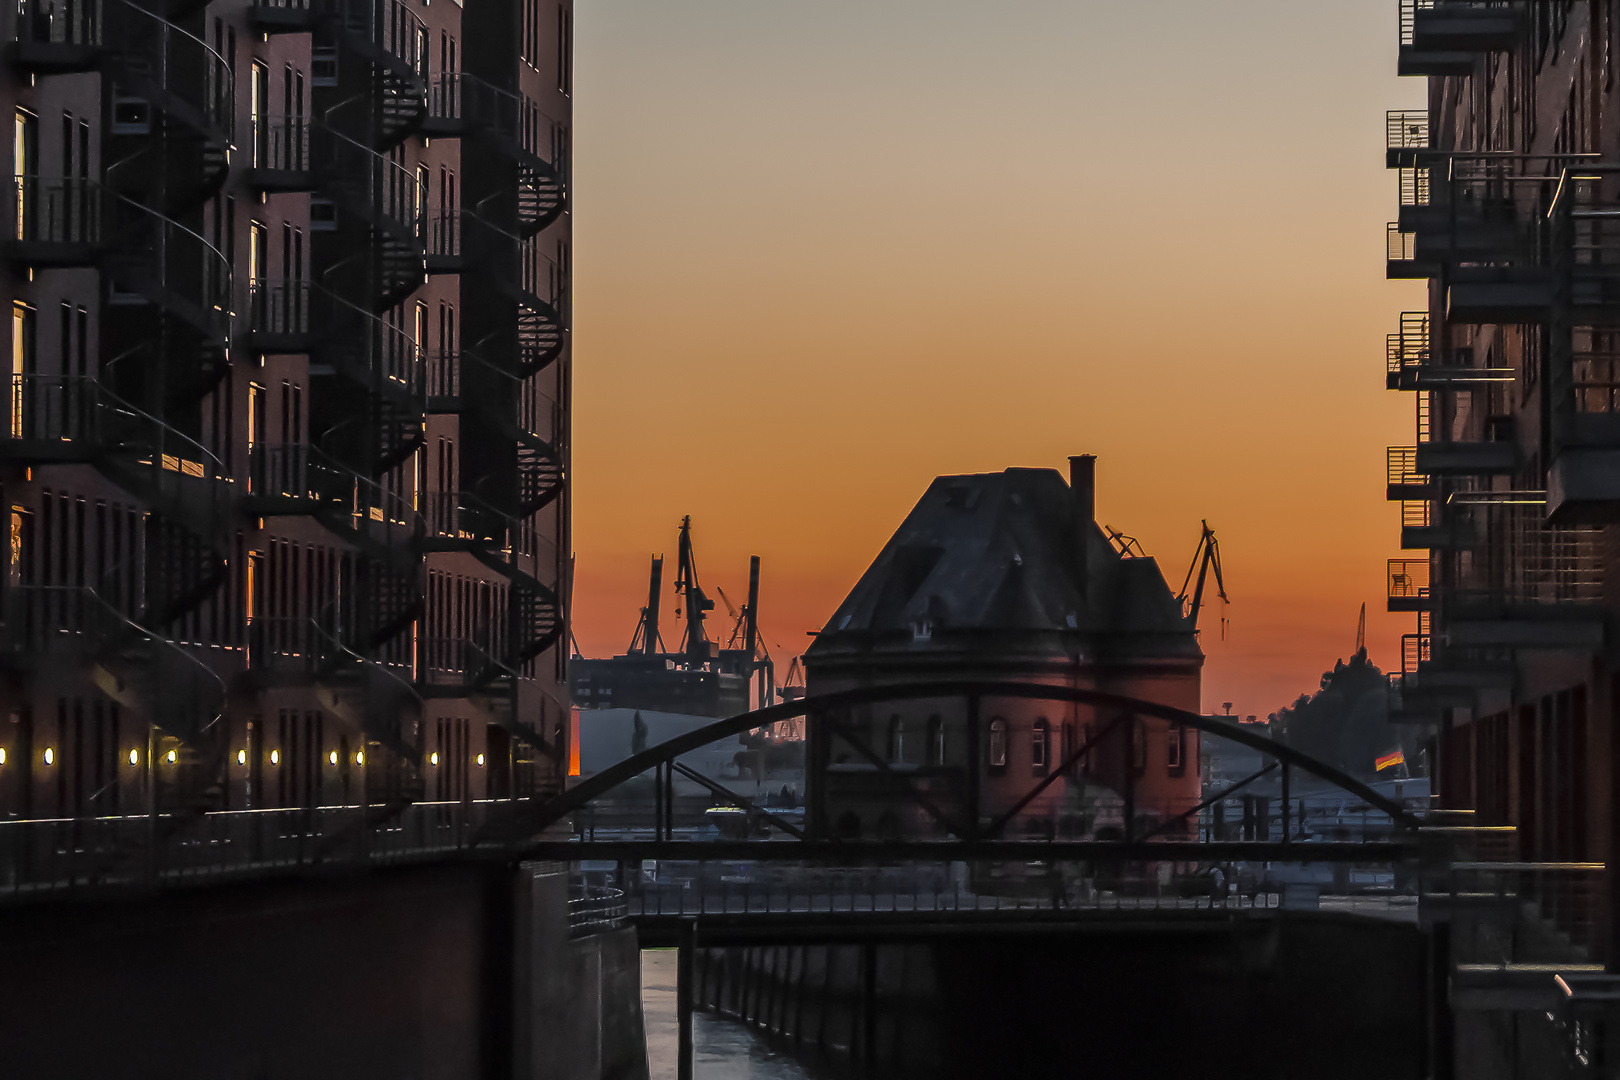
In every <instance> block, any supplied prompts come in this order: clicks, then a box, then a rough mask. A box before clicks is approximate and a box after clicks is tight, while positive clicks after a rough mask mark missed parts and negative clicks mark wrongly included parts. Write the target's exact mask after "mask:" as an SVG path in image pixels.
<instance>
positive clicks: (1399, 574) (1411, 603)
mask: <svg viewBox="0 0 1620 1080" xmlns="http://www.w3.org/2000/svg"><path fill="white" fill-rule="evenodd" d="M1386 577H1387V582H1388V586H1389V588H1388V594H1389V595H1388V605H1389V610H1390V611H1428V610H1429V609H1430V607H1431V604H1430V601H1429V560H1428V559H1390V560H1389V564H1388V569H1387V575H1386Z"/></svg>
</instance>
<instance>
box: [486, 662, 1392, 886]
mask: <svg viewBox="0 0 1620 1080" xmlns="http://www.w3.org/2000/svg"><path fill="white" fill-rule="evenodd" d="M942 699H961V700H963V701H964V702H965V704H966V711H967V728H968V733H967V742H968V747H969V756H970V762H969V766H968V769H969V772H970V774H971V773H973V772H975V771H976V770H977V760H976V758H975V757H974V755H975V754H976V752H977V747H978V745H979V742H980V739H981V733H980V730H979V728H980V724H979V718H980V713H981V711H982V708H983V705H984V703H985V702H986V701H991V700H1008V699H1015V700H1038V701H1047V702H1055V703H1064V704H1067V703H1073V704H1076V705H1084V706H1090V707H1092V708H1094V709H1095V710H1096V711H1097V716H1098V718H1099V722H1098V724H1097V725H1096V727H1095V730H1094V731H1093V732H1092V733H1091V734H1090V736H1089V737H1088V738H1086V739H1085V740H1084V741H1083V742H1082V744H1081V745H1080V746H1078V747H1074V748H1069V747H1064V751H1065V754H1066V756H1065V757H1064V758H1063V759H1062V760H1061V761H1059V762H1056V763H1055V764H1054V766H1053V767H1052V768H1050V769H1049V770H1048V772H1047V775H1045V776H1044V777H1042V778H1039V779H1038V780H1037V781H1036V782H1035V783H1033V784H1032V785H1031V787H1030V788H1029V790H1028V791H1026V792H1025V793H1024V794H1023V796H1022V797H1020V798H1019V799H1017V800H1016V801H1015V802H1014V803H1013V805H1012V806H1011V807H1009V808H1006V809H1002V810H1000V811H999V812H998V813H996V814H995V815H994V816H984V815H981V812H980V810H981V807H980V805H979V801H978V792H977V786H976V784H973V783H972V780H971V779H970V786H971V787H972V794H971V796H970V799H969V802H970V805H969V806H968V807H967V809H966V813H964V814H961V815H960V816H959V817H957V816H953V815H952V814H950V813H949V811H948V810H947V809H945V808H942V807H940V806H939V805H937V804H935V803H933V802H932V801H931V800H930V799H929V798H928V796H927V795H926V794H923V793H921V792H918V791H916V790H914V789H913V787H912V785H910V784H909V783H897V785H896V794H898V795H900V796H902V797H904V798H906V799H908V800H910V801H912V802H914V803H915V804H916V805H918V806H919V807H920V808H921V809H922V810H923V811H924V812H926V813H927V814H928V815H929V816H930V817H932V818H933V819H934V821H935V822H936V824H937V825H938V826H939V830H938V831H939V832H940V833H941V834H942V836H941V837H940V838H938V839H861V838H850V837H837V836H832V835H827V833H828V830H826V829H825V828H823V827H822V823H821V822H818V821H817V820H816V818H817V816H818V815H816V814H815V813H814V812H812V813H811V814H810V815H809V818H808V819H807V821H806V825H805V827H804V828H800V827H799V826H797V825H795V824H793V823H792V822H789V821H785V820H783V819H782V818H781V817H778V816H776V815H773V814H771V813H770V812H769V810H767V809H764V808H761V807H757V806H755V805H754V803H753V801H752V800H750V799H749V798H747V797H746V796H744V795H742V794H740V793H738V792H735V791H732V790H729V789H727V788H726V787H725V786H724V785H722V784H720V783H718V782H717V781H715V780H713V779H711V778H709V777H705V776H703V775H701V774H699V773H697V772H696V771H695V770H692V769H690V768H688V767H687V766H685V765H684V764H682V763H681V762H680V761H679V760H678V758H680V757H681V755H683V754H687V753H690V752H692V751H694V750H697V749H700V748H701V747H704V746H706V745H709V744H711V743H714V742H717V741H719V740H721V739H725V738H728V737H733V736H738V735H742V734H744V733H746V732H749V731H754V730H757V729H759V728H763V727H766V726H769V725H771V724H774V723H777V722H779V721H784V720H795V719H798V718H800V717H803V718H804V719H805V722H806V728H807V734H809V733H811V732H814V731H816V730H818V729H819V730H821V731H822V732H823V733H825V734H831V735H836V736H837V737H838V738H839V739H840V740H841V741H842V742H843V743H845V744H847V745H848V746H850V747H852V748H853V749H854V750H855V751H856V752H857V753H858V754H859V755H860V756H861V757H862V758H864V759H866V761H867V762H869V763H870V764H871V765H872V766H874V767H875V768H876V769H877V770H879V771H880V772H883V773H886V774H889V775H892V776H895V777H896V778H900V777H902V776H903V775H904V774H901V773H899V772H898V771H897V770H895V769H894V768H893V766H892V764H891V763H890V762H889V761H888V760H887V759H886V757H885V755H882V754H879V753H877V752H875V751H874V750H873V748H872V747H871V746H869V745H867V743H866V741H865V740H864V739H863V738H862V737H861V735H860V734H859V733H858V732H857V731H856V730H854V728H853V726H852V724H851V721H850V715H851V713H852V711H853V710H855V709H857V708H859V707H861V706H866V705H874V704H880V703H895V702H903V701H918V700H928V701H939V700H942ZM1104 717H1108V719H1106V720H1104V719H1103V718H1104ZM1137 717H1153V718H1157V719H1161V720H1165V721H1168V722H1170V723H1172V724H1180V725H1183V726H1185V727H1188V728H1193V729H1196V730H1198V731H1201V732H1204V733H1206V734H1208V735H1213V736H1218V737H1220V738H1222V739H1227V740H1230V741H1231V742H1233V743H1237V744H1239V745H1241V746H1245V747H1248V748H1250V749H1253V750H1256V751H1259V752H1260V753H1261V754H1263V755H1265V756H1267V757H1269V758H1270V759H1271V761H1270V763H1268V764H1267V765H1265V766H1264V767H1263V768H1261V769H1260V770H1259V771H1257V772H1256V773H1254V774H1253V775H1251V776H1248V777H1245V778H1244V779H1242V780H1240V781H1237V782H1236V783H1234V784H1232V785H1230V786H1229V787H1227V788H1225V789H1223V790H1221V791H1219V792H1216V793H1213V794H1211V795H1209V796H1207V797H1205V798H1204V799H1203V800H1202V801H1200V802H1198V803H1197V804H1196V805H1195V806H1193V807H1191V808H1189V809H1187V810H1185V811H1184V812H1181V813H1180V814H1178V815H1173V816H1172V817H1171V819H1170V820H1168V821H1161V822H1159V823H1158V824H1156V825H1153V826H1152V827H1150V828H1148V829H1147V830H1146V831H1142V832H1140V833H1138V831H1137V830H1138V822H1137V815H1136V814H1135V813H1134V812H1133V802H1134V795H1135V793H1134V786H1135V779H1134V770H1133V769H1124V770H1123V773H1124V778H1125V783H1124V789H1125V790H1124V791H1122V792H1121V793H1120V795H1121V797H1122V800H1123V805H1124V812H1123V814H1122V819H1123V830H1122V831H1123V834H1124V835H1123V836H1122V837H1120V838H1118V839H1108V840H1101V839H1089V840H1061V839H1051V840H1043V839H1035V840H1010V839H1006V837H1005V833H1006V830H1007V826H1008V825H1009V823H1011V822H1012V821H1013V820H1014V819H1015V818H1017V816H1018V815H1019V813H1020V812H1022V811H1023V810H1024V809H1025V808H1026V807H1028V806H1029V805H1030V804H1031V803H1032V802H1034V801H1035V800H1036V799H1037V798H1038V797H1039V796H1040V795H1041V794H1042V793H1043V792H1044V791H1046V790H1047V789H1048V788H1049V787H1050V786H1051V785H1052V784H1054V783H1056V782H1057V781H1058V780H1060V779H1062V778H1063V777H1065V776H1068V775H1071V774H1073V773H1074V772H1075V770H1076V769H1077V768H1078V767H1079V766H1080V764H1081V762H1082V761H1083V760H1085V759H1086V756H1087V755H1088V754H1089V753H1091V752H1092V751H1093V750H1095V749H1097V748H1098V747H1099V746H1100V745H1102V744H1104V743H1106V742H1107V740H1108V739H1109V738H1110V737H1111V736H1114V735H1115V733H1116V732H1123V733H1124V734H1121V735H1119V736H1118V738H1128V737H1129V734H1128V732H1129V730H1130V728H1129V724H1130V723H1131V722H1132V721H1133V720H1134V719H1135V718H1137ZM809 767H810V768H811V769H812V770H813V769H814V765H813V764H812V765H810V766H809ZM1294 771H1297V772H1299V773H1303V774H1305V775H1307V776H1311V777H1315V778H1317V779H1319V780H1322V781H1325V782H1326V783H1327V784H1329V785H1331V786H1332V787H1333V788H1336V789H1338V790H1339V791H1341V792H1343V793H1344V794H1345V795H1347V796H1350V797H1353V799H1354V800H1356V801H1357V802H1359V803H1360V804H1363V805H1364V806H1365V807H1367V808H1370V809H1371V810H1373V811H1377V812H1379V813H1381V814H1384V815H1387V817H1388V819H1389V824H1388V827H1387V829H1385V830H1383V832H1384V833H1385V835H1381V836H1379V837H1377V838H1372V839H1362V840H1354V841H1318V840H1311V841H1309V842H1299V841H1296V840H1295V839H1294V838H1293V837H1292V836H1291V835H1290V834H1289V830H1288V828H1287V818H1286V814H1287V812H1288V811H1287V809H1286V807H1287V804H1288V791H1289V778H1290V775H1291V773H1292V772H1294ZM649 772H650V773H652V774H653V776H654V779H655V793H654V807H655V821H654V823H653V830H652V831H653V835H652V837H651V838H648V839H632V840H624V839H619V840H600V841H598V840H584V839H577V838H576V839H563V838H560V837H557V836H556V831H557V830H556V826H557V825H558V824H559V823H561V822H563V821H564V820H565V819H567V818H569V817H570V816H571V815H574V814H576V813H578V812H580V811H582V810H585V809H587V808H589V807H590V806H591V805H592V804H593V803H594V802H596V801H597V800H599V799H601V798H602V797H603V796H605V795H607V794H608V793H610V792H612V791H613V790H614V789H616V788H618V787H620V786H621V785H623V784H625V783H626V782H628V781H630V780H632V779H633V778H635V777H638V776H642V775H645V774H647V773H649ZM1273 772H1279V773H1280V774H1281V778H1282V791H1283V799H1282V803H1283V806H1284V810H1283V813H1284V815H1285V816H1284V835H1283V836H1282V837H1281V838H1280V839H1278V840H1275V841H1273V840H1208V839H1206V840H1197V841H1192V840H1186V841H1183V840H1175V841H1174V852H1175V854H1174V855H1171V854H1170V850H1171V849H1170V847H1169V844H1170V843H1171V837H1170V833H1171V827H1172V826H1174V825H1176V824H1178V823H1179V822H1181V821H1185V820H1187V819H1189V818H1194V817H1195V816H1196V815H1197V814H1198V813H1199V812H1200V811H1202V810H1204V809H1205V808H1207V807H1209V806H1211V805H1212V804H1214V803H1216V802H1217V801H1219V800H1222V799H1225V798H1227V797H1228V796H1231V795H1233V794H1235V793H1237V792H1238V791H1240V790H1242V789H1243V788H1245V787H1247V786H1248V785H1250V784H1252V783H1253V782H1254V781H1256V780H1259V779H1260V778H1262V777H1263V776H1267V775H1269V774H1271V773H1273ZM676 774H680V775H682V776H685V777H686V778H687V779H688V780H690V781H693V782H695V783H698V784H700V785H702V786H704V787H706V788H708V789H709V790H710V791H711V792H712V793H713V794H714V795H715V796H716V797H717V799H718V800H720V801H722V802H724V803H728V804H732V805H736V806H739V807H742V808H744V809H746V810H749V811H750V812H752V813H754V814H756V815H757V816H758V817H760V818H762V819H764V820H765V821H767V822H769V823H770V824H771V825H773V826H775V827H776V828H777V829H778V830H779V831H780V832H781V833H783V834H785V835H786V836H788V837H791V838H792V842H782V841H781V840H774V841H771V842H761V841H743V840H733V841H726V840H701V841H700V840H689V839H688V840H682V839H678V838H677V837H676V835H675V831H674V829H673V827H672V822H673V816H672V809H673V790H674V777H675V775H676ZM815 783H816V780H815V778H814V777H813V776H811V777H807V784H809V785H814V784H815ZM1419 828H1420V822H1419V820H1418V819H1417V818H1416V817H1415V816H1414V815H1413V814H1412V813H1411V812H1409V811H1408V810H1407V809H1406V808H1405V807H1403V806H1401V805H1400V804H1399V803H1397V802H1395V801H1393V800H1391V799H1389V798H1387V797H1386V796H1384V795H1382V794H1380V793H1379V792H1377V791H1375V790H1374V789H1373V788H1371V787H1369V786H1368V785H1367V784H1365V783H1364V782H1362V781H1360V780H1358V779H1356V778H1355V777H1353V776H1350V775H1349V774H1347V773H1345V772H1343V771H1341V770H1339V769H1337V768H1335V767H1334V766H1332V765H1329V764H1327V763H1326V762H1323V761H1320V760H1318V759H1316V758H1314V757H1312V756H1311V755H1309V754H1305V753H1303V752H1301V751H1299V750H1297V749H1295V748H1293V747H1290V746H1288V745H1287V744H1285V743H1281V742H1278V741H1276V740H1274V739H1271V738H1268V737H1267V736H1265V735H1261V734H1259V733H1257V732H1255V731H1253V730H1251V729H1249V728H1246V727H1244V726H1242V725H1239V724H1236V723H1232V722H1229V721H1226V720H1222V719H1219V718H1216V717H1210V716H1204V715H1202V714H1199V713H1195V712H1190V711H1188V710H1185V709H1179V708H1176V707H1174V706H1171V705H1165V704H1161V703H1158V702H1153V701H1147V700H1143V699H1141V698H1133V697H1126V696H1123V695H1120V694H1112V693H1106V692H1103V691H1099V690H1090V689H1081V688H1076V687H1065V686H1054V685H1051V684H1046V683H1033V682H1011V681H988V680H967V679H949V680H932V681H927V682H907V683H896V684H892V685H877V686H867V687H862V688H858V689H853V690H846V691H839V692H834V693H829V694H819V695H816V696H814V697H807V698H802V699H799V700H796V701H791V702H784V703H782V704H779V705H771V706H767V707H765V708H761V709H756V710H754V711H752V712H747V713H742V714H740V715H737V716H733V717H729V718H726V719H723V720H717V721H716V722H714V723H712V724H707V725H705V726H703V727H701V728H698V729H696V730H694V731H691V732H688V733H686V734H683V735H679V736H677V737H675V738H673V739H669V740H667V741H665V742H663V743H660V744H658V745H657V746H652V747H649V748H647V749H646V750H643V751H641V752H640V753H636V754H632V755H631V756H630V757H628V758H626V759H624V760H623V761H620V762H618V763H617V764H615V765H613V766H612V767H610V768H608V769H605V770H603V771H602V772H599V773H596V774H595V775H593V776H590V777H588V778H586V779H584V780H582V781H581V782H580V783H578V784H576V785H575V786H574V787H572V788H570V789H569V790H568V791H566V792H565V793H563V794H562V795H559V796H557V797H555V798H552V799H550V800H547V801H546V802H544V803H541V804H539V805H537V806H533V807H531V808H529V809H527V810H520V811H519V812H518V813H517V814H515V815H514V817H513V818H512V819H510V820H509V821H507V822H504V823H502V824H501V825H500V826H499V827H497V828H493V829H491V830H490V831H488V832H486V833H485V834H484V836H483V837H482V838H481V842H480V847H482V848H483V849H484V850H485V851H500V852H502V853H505V854H506V855H508V856H509V857H510V856H511V855H513V854H516V855H519V856H521V857H529V858H551V859H569V860H582V859H612V860H619V861H625V860H632V859H657V858H663V859H737V860H771V861H776V860H790V861H801V860H802V861H817V862H852V863H867V862H880V861H889V860H926V861H939V860H981V859H991V860H994V859H1005V860H1019V859H1080V860H1096V861H1114V860H1141V859H1152V858H1157V859H1165V858H1167V857H1171V858H1175V859H1178V860H1195V859H1212V860H1213V859H1221V860H1242V859H1248V860H1256V861H1273V860H1288V861H1309V862H1346V861H1348V862H1363V861H1389V860H1398V859H1401V858H1405V857H1408V856H1411V855H1413V854H1415V853H1416V849H1417V841H1418V830H1419Z"/></svg>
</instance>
